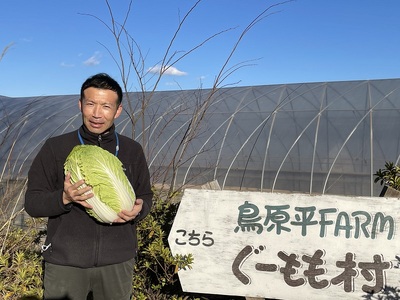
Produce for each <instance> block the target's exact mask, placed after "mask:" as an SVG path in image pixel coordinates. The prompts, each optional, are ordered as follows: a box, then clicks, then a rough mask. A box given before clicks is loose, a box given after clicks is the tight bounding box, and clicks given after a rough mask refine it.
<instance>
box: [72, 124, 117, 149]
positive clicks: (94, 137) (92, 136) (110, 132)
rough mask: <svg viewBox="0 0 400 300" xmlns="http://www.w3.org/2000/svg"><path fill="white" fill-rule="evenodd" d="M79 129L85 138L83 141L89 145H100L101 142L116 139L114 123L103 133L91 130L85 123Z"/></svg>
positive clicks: (105, 142)
mask: <svg viewBox="0 0 400 300" xmlns="http://www.w3.org/2000/svg"><path fill="white" fill-rule="evenodd" d="M78 130H79V133H80V135H81V137H82V139H83V142H84V143H85V144H88V145H93V144H95V145H98V144H99V143H100V142H101V143H102V144H108V143H110V142H114V141H115V125H114V124H113V125H112V126H111V127H110V128H109V129H107V130H106V131H105V132H103V133H101V134H97V133H93V132H90V131H89V129H87V127H86V126H85V125H82V126H81V127H80V128H79V129H78Z"/></svg>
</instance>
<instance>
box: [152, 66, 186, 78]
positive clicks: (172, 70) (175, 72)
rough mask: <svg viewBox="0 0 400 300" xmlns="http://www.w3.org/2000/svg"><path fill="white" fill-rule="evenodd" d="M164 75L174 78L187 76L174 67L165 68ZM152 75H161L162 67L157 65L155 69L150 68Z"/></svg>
mask: <svg viewBox="0 0 400 300" xmlns="http://www.w3.org/2000/svg"><path fill="white" fill-rule="evenodd" d="M164 70H165V72H164V74H165V75H172V76H185V75H187V73H186V72H183V71H180V70H178V69H177V68H175V67H172V66H164ZM148 71H149V72H150V73H160V72H161V66H160V65H156V66H154V67H151V68H149V70H148Z"/></svg>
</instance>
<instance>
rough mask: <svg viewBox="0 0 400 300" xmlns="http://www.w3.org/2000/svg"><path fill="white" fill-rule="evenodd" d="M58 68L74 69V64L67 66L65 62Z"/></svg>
mask: <svg viewBox="0 0 400 300" xmlns="http://www.w3.org/2000/svg"><path fill="white" fill-rule="evenodd" d="M60 66H61V67H63V68H72V67H75V65H74V64H68V63H66V62H62V63H61V64H60Z"/></svg>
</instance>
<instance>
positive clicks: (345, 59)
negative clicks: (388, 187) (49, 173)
mask: <svg viewBox="0 0 400 300" xmlns="http://www.w3.org/2000/svg"><path fill="white" fill-rule="evenodd" d="M109 3H110V5H111V8H112V11H113V14H114V17H115V19H116V20H117V21H118V22H122V20H123V18H124V16H125V13H126V11H127V7H128V3H129V1H128V0H109ZM194 3H195V1H192V0H168V1H166V0H159V1H155V0H134V1H133V5H132V8H131V13H130V17H129V19H128V22H127V25H126V28H127V30H128V32H129V34H130V36H132V37H133V38H134V39H135V41H136V42H137V44H138V45H139V46H140V49H141V51H142V53H143V56H144V57H145V59H144V70H146V71H151V70H156V69H157V66H158V65H159V63H160V61H161V59H162V57H163V55H164V53H165V51H166V48H167V46H168V43H169V41H170V40H171V38H172V36H173V34H174V32H175V30H176V28H177V26H178V23H179V20H180V18H182V17H183V16H184V14H185V13H186V12H187V10H188V9H189V8H190V6H191V5H193V4H194ZM276 3H279V1H270V0H269V1H262V0H203V1H202V2H201V3H200V4H199V5H198V6H197V7H196V9H195V10H194V11H193V13H192V14H191V15H190V17H189V18H188V19H187V21H186V23H185V24H184V25H183V27H182V30H181V32H180V34H179V35H178V38H177V39H176V43H175V44H174V45H173V47H172V51H175V52H177V53H178V54H183V53H185V51H186V52H187V51H189V50H190V49H192V48H193V47H194V46H196V45H197V44H199V43H201V42H202V41H204V40H205V39H206V38H208V37H210V36H212V35H213V34H214V33H217V32H220V31H222V30H225V29H228V28H232V29H231V30H229V31H227V32H226V33H224V34H221V35H218V36H217V37H216V38H214V39H212V40H211V41H209V42H208V43H206V44H205V45H203V46H202V47H200V48H199V49H198V50H197V51H194V52H193V53H191V54H190V55H188V56H186V57H185V58H184V59H182V60H180V61H179V62H178V63H177V64H176V65H174V68H175V69H171V70H172V71H174V72H171V74H170V75H166V76H164V77H163V78H162V80H161V81H160V83H159V85H158V88H157V89H158V90H174V89H196V88H199V87H203V88H208V87H210V86H211V85H212V83H213V81H214V78H215V76H216V75H217V74H218V73H219V71H220V70H221V67H222V65H223V63H224V62H225V60H226V58H227V57H228V55H229V53H230V51H231V49H232V47H233V46H234V44H235V42H236V40H237V39H238V37H239V36H240V34H241V33H242V31H243V30H244V29H245V28H246V26H247V25H248V24H249V23H250V22H251V21H252V20H253V19H254V18H255V17H256V16H257V15H258V14H259V13H260V12H262V11H263V10H264V9H266V8H268V7H269V6H271V5H273V4H276ZM269 13H271V14H269V15H268V16H267V17H266V18H264V19H263V20H261V21H260V22H259V23H257V24H256V25H255V26H254V27H253V28H252V29H251V30H250V31H249V32H248V33H247V34H246V35H245V36H244V38H243V39H242V41H241V42H240V44H239V47H238V48H237V50H236V51H235V53H234V55H233V57H232V58H231V61H230V63H229V64H228V68H232V67H233V68H234V67H235V66H237V65H239V66H243V67H242V68H239V69H238V70H237V71H235V72H234V73H233V74H231V75H230V76H229V77H228V78H227V79H226V80H225V81H224V82H223V83H224V84H225V85H229V86H232V85H233V86H248V85H269V84H283V83H298V82H325V81H343V80H365V79H384V78H398V77H400V51H399V50H400V34H399V32H398V30H399V29H400V17H399V16H400V1H399V0H296V1H292V2H288V3H284V4H282V5H279V6H275V7H273V8H271V10H269ZM94 16H95V17H94ZM96 18H98V19H96ZM100 20H101V21H103V22H105V23H106V24H110V14H109V11H108V8H107V5H106V2H105V1H103V0H84V1H82V0H68V1H54V0H38V1H29V0H2V1H1V3H0V53H1V52H2V50H3V49H5V48H6V47H7V46H9V45H11V46H10V47H9V48H8V51H7V52H6V53H5V55H4V57H3V58H2V60H1V61H0V95H4V96H9V97H25V96H45V95H60V94H77V93H79V89H80V85H81V84H82V82H83V81H84V80H85V79H86V78H87V77H88V76H90V75H92V74H95V73H98V72H107V73H109V74H110V75H112V76H113V77H115V78H116V79H117V80H119V81H120V79H121V78H120V74H119V71H118V67H117V64H116V63H115V62H114V60H113V58H112V55H114V56H116V55H117V52H116V47H115V41H114V40H113V38H112V35H111V33H110V32H109V31H108V30H107V28H106V26H105V25H104V24H103V23H102V22H101V21H100ZM110 52H111V54H112V55H110ZM135 55H136V57H138V54H137V53H135ZM151 87H152V82H151V81H150V82H149V83H148V85H147V86H146V88H147V89H150V88H151ZM129 89H130V90H131V91H136V90H138V89H139V85H138V83H137V80H136V79H135V78H134V76H132V77H131V80H130V81H129Z"/></svg>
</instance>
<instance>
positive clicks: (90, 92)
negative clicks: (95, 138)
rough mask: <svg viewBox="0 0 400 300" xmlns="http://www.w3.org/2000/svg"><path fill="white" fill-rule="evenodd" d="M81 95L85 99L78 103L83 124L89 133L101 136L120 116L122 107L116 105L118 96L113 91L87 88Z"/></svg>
mask: <svg viewBox="0 0 400 300" xmlns="http://www.w3.org/2000/svg"><path fill="white" fill-rule="evenodd" d="M83 93H84V95H85V97H84V99H81V101H79V109H80V111H81V112H82V118H83V124H85V126H86V127H87V128H88V129H89V131H90V132H93V133H97V134H101V133H103V132H105V131H106V130H107V129H108V128H110V127H111V125H112V124H113V123H114V119H116V118H118V117H119V115H120V114H121V111H122V105H118V104H117V102H118V95H117V93H116V92H114V91H111V90H103V89H97V88H94V87H90V88H87V89H86V90H84V92H83Z"/></svg>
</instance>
